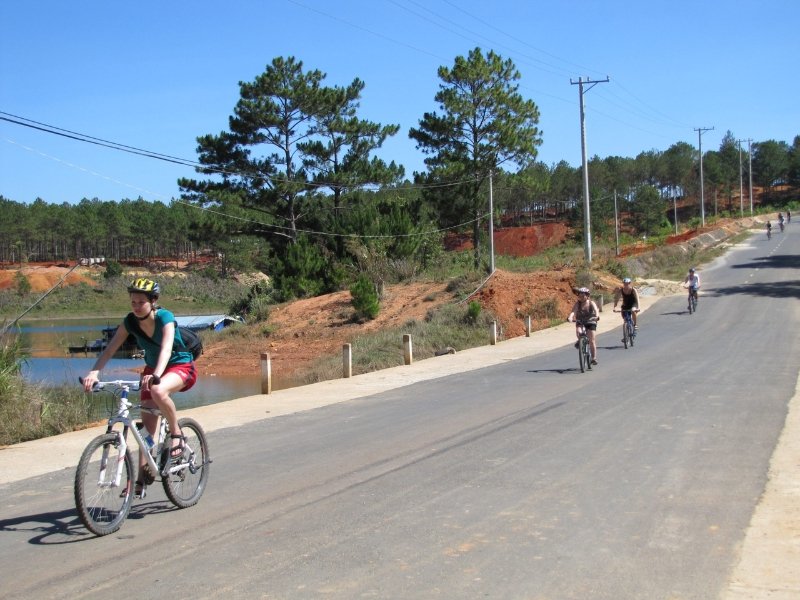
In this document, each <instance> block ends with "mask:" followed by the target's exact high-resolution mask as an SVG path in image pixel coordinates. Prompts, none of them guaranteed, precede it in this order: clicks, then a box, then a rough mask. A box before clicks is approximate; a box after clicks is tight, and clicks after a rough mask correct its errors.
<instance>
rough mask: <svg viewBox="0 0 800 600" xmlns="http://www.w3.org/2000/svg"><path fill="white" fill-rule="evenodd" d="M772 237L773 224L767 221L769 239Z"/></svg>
mask: <svg viewBox="0 0 800 600" xmlns="http://www.w3.org/2000/svg"><path fill="white" fill-rule="evenodd" d="M771 237H772V223H771V222H769V221H767V239H769V238H771Z"/></svg>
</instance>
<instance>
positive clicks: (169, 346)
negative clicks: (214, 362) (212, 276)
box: [83, 278, 197, 495]
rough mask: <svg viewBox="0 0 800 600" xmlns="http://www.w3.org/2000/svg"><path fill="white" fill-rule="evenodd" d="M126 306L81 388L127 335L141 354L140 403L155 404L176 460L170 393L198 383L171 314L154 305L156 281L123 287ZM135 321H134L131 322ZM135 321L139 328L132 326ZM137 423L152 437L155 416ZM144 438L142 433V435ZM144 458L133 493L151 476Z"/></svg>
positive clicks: (178, 443)
mask: <svg viewBox="0 0 800 600" xmlns="http://www.w3.org/2000/svg"><path fill="white" fill-rule="evenodd" d="M128 293H129V294H130V298H131V308H132V309H133V312H131V313H129V314H128V315H127V316H126V317H125V320H124V321H123V322H122V324H121V325H120V326H119V327H118V328H117V331H116V333H114V336H113V337H112V338H111V340H110V341H109V342H108V346H106V348H105V350H103V352H102V354H100V356H99V357H98V358H97V362H96V363H95V364H94V367H93V368H92V370H91V371H89V373H88V375H86V377H84V379H83V387H84V389H85V390H86V391H87V392H89V391H91V390H92V386H93V385H94V383H95V382H96V381H98V379H99V375H100V371H101V370H102V368H103V367H104V366H105V365H106V363H107V362H108V361H109V359H110V358H111V357H112V356H114V354H115V353H116V352H117V350H119V348H120V346H122V344H123V342H124V341H125V340H126V339H127V337H128V335H129V334H133V335H134V336H135V337H136V343H137V344H138V345H139V347H140V348H141V349H143V350H144V362H145V365H146V366H145V368H144V370H143V371H142V378H141V381H142V384H141V386H142V387H141V396H140V398H141V403H142V406H143V407H150V408H152V407H153V405H154V404H155V406H156V407H158V409H159V410H160V411H161V414H162V416H163V417H164V418H165V419H166V420H167V422H168V423H169V430H170V432H171V434H172V435H171V438H172V449H171V451H170V457H172V458H178V457H180V456H181V455H182V453H183V449H184V438H183V435H182V433H181V428H180V426H179V425H178V415H177V412H176V409H175V403H174V402H173V401H172V398H171V397H170V394H172V393H174V392H179V391H180V392H183V391H186V390H188V389H189V388H191V387H192V386H193V385H194V384H195V382H196V381H197V370H196V369H195V365H194V362H193V360H192V354H191V352H189V351H188V350H187V349H186V347H185V345H184V343H183V339H182V338H181V336H180V332H178V329H177V325H176V322H175V316H174V315H173V314H172V313H171V312H170V311H168V310H167V309H165V308H161V307H159V306H158V305H157V304H156V301H157V300H158V296H159V293H160V288H159V285H158V283H156V282H155V281H152V280H150V279H144V278H141V279H135V280H134V281H132V282H131V284H130V285H129V286H128ZM134 319H136V321H134ZM136 322H138V327H135V326H131V324H133V323H136ZM142 423H143V424H144V427H145V428H146V429H147V433H149V434H150V435H153V434H154V433H155V432H156V427H157V425H158V417H157V416H156V415H153V414H150V413H147V412H142ZM142 435H145V432H142ZM145 464H146V461H145V458H144V457H143V456H140V457H139V477H138V478H137V481H136V492H137V495H139V494H140V492H141V489H142V483H143V481H144V483H147V484H148V485H149V484H150V483H152V482H153V480H154V477H153V474H151V473H149V472H148V471H147V470H146V469H144V468H143V467H144V465H145Z"/></svg>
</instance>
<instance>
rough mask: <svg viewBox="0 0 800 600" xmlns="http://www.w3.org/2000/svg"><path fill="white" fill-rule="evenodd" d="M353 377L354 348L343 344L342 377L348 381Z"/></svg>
mask: <svg viewBox="0 0 800 600" xmlns="http://www.w3.org/2000/svg"><path fill="white" fill-rule="evenodd" d="M352 376H353V347H352V346H351V345H350V344H342V377H344V378H345V379H347V378H348V377H352Z"/></svg>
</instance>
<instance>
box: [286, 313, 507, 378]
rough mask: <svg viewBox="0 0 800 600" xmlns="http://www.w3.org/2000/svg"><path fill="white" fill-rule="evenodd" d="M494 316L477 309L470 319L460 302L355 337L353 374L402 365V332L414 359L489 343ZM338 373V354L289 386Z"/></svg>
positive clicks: (316, 365) (302, 375)
mask: <svg viewBox="0 0 800 600" xmlns="http://www.w3.org/2000/svg"><path fill="white" fill-rule="evenodd" d="M493 320H494V317H493V316H492V315H491V313H489V311H485V310H483V311H480V314H479V315H477V318H476V319H475V320H474V321H473V320H471V318H470V317H469V315H468V309H467V307H466V306H465V305H463V304H448V305H445V306H443V307H441V308H440V309H439V310H437V311H435V312H431V313H429V314H428V316H427V317H426V318H425V319H424V320H413V321H408V322H407V323H406V324H405V325H403V326H402V327H397V328H394V329H389V330H383V331H378V332H375V333H372V334H369V335H364V336H360V337H358V338H357V339H356V340H354V341H353V342H352V351H353V375H358V374H361V373H369V372H372V371H378V370H380V369H386V368H389V367H396V366H399V365H402V364H403V335H404V334H409V335H411V340H412V344H413V348H414V360H424V359H426V358H431V357H433V356H436V354H437V353H439V352H441V351H442V350H444V349H446V348H453V349H455V350H456V351H459V350H466V349H467V348H474V347H477V346H485V345H486V344H488V343H489V331H490V326H491V323H492V321H493ZM341 376H342V358H341V355H339V354H337V355H335V356H328V357H325V358H321V359H319V360H317V361H315V362H314V363H313V364H312V365H311V366H310V367H309V368H308V369H307V370H305V371H303V372H302V373H300V374H297V375H296V376H295V378H294V381H293V382H292V384H293V385H307V384H309V383H316V382H318V381H326V380H329V379H339V378H341Z"/></svg>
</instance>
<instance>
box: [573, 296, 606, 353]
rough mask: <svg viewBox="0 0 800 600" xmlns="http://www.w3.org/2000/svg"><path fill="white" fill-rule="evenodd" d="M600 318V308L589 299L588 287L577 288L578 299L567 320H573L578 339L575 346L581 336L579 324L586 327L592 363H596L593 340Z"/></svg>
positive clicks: (576, 345)
mask: <svg viewBox="0 0 800 600" xmlns="http://www.w3.org/2000/svg"><path fill="white" fill-rule="evenodd" d="M599 320H600V310H599V309H598V308H597V304H595V303H594V300H592V299H591V296H590V294H589V288H585V287H582V288H579V289H578V301H577V302H576V303H575V304H574V305H573V307H572V312H571V313H569V316H568V317H567V321H570V322H572V321H574V322H575V323H576V325H575V337H577V338H578V341H577V342H575V347H576V348H577V347H578V344H580V338H581V324H582V325H583V327H584V328H585V329H586V338H587V340H588V341H589V349H590V350H591V353H592V364H593V365H596V364H597V344H596V342H595V337H594V332H595V330H596V329H597V322H598V321H599Z"/></svg>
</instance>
